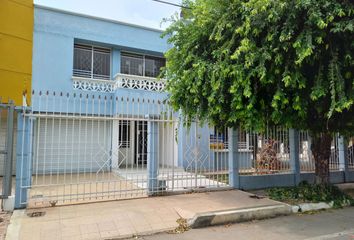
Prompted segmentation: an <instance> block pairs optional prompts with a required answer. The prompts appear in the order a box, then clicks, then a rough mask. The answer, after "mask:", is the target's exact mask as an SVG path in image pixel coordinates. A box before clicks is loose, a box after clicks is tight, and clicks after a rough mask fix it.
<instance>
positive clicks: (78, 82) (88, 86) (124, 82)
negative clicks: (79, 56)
mask: <svg viewBox="0 0 354 240" xmlns="http://www.w3.org/2000/svg"><path fill="white" fill-rule="evenodd" d="M72 80H73V87H74V89H77V90H85V91H96V92H107V93H112V92H114V91H116V90H117V89H118V88H127V89H137V90H145V91H155V92H163V91H164V89H165V85H166V82H165V80H159V79H157V78H151V77H143V76H135V75H127V74H121V73H118V74H116V75H115V76H114V80H102V79H92V78H84V77H76V76H73V77H72Z"/></svg>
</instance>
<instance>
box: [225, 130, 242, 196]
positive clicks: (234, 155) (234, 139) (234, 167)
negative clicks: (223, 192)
mask: <svg viewBox="0 0 354 240" xmlns="http://www.w3.org/2000/svg"><path fill="white" fill-rule="evenodd" d="M228 134H229V139H228V140H229V185H230V187H232V188H236V189H238V188H240V175H239V156H238V130H237V129H235V128H228Z"/></svg>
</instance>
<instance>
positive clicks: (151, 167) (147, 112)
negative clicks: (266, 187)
mask: <svg viewBox="0 0 354 240" xmlns="http://www.w3.org/2000/svg"><path fill="white" fill-rule="evenodd" d="M162 96H164V95H163V94H160V95H149V96H147V97H132V96H130V95H126V96H123V97H122V96H120V97H117V96H111V95H109V94H98V93H90V94H80V93H79V94H75V93H71V94H66V93H65V94H64V93H55V92H47V91H46V92H33V93H32V107H31V109H30V110H28V109H27V110H26V109H23V112H22V113H21V114H19V117H20V118H21V119H19V120H20V121H18V122H19V124H20V125H19V126H18V128H19V131H18V132H19V135H18V137H19V148H18V150H19V152H18V161H19V162H18V166H17V167H18V169H19V172H18V174H19V175H20V179H23V180H22V182H20V183H18V188H20V189H21V191H19V196H17V197H18V198H19V199H20V203H21V204H24V205H27V206H29V207H39V206H47V205H49V204H52V205H57V204H58V205H59V204H67V203H69V204H72V203H81V202H91V201H105V200H114V199H127V198H137V197H146V196H149V195H158V194H168V193H171V192H188V191H200V190H204V189H206V190H211V189H228V188H230V185H229V171H230V169H229V154H230V153H229V147H230V146H229V136H228V134H229V132H228V130H227V129H226V128H216V127H213V126H209V125H200V123H198V122H193V123H191V125H190V126H188V127H187V126H184V123H183V121H182V120H181V119H180V116H179V114H178V113H176V112H174V111H173V110H172V109H171V107H170V105H169V103H168V101H167V100H166V99H164V98H163V97H162ZM165 97H167V96H165ZM289 138H290V135H289V129H286V128H283V127H269V128H268V129H267V130H266V131H265V132H263V133H257V132H255V131H251V130H243V129H239V130H238V149H237V152H238V153H237V154H238V161H239V162H238V165H239V166H238V167H239V173H240V175H247V176H250V175H274V174H286V173H290V172H292V171H293V169H291V164H290V159H291V155H290V152H291V151H290V139H289ZM310 145H311V138H310V136H309V134H308V133H307V132H299V159H300V169H301V172H314V169H315V164H314V161H313V157H312V154H311V150H310ZM352 146H353V141H351V142H350V144H349V147H348V159H349V166H351V167H352V168H353V166H354V164H353V147H352ZM338 155H339V154H338V140H337V137H335V138H334V141H333V143H332V154H331V160H330V168H331V170H332V171H336V170H339V156H338Z"/></svg>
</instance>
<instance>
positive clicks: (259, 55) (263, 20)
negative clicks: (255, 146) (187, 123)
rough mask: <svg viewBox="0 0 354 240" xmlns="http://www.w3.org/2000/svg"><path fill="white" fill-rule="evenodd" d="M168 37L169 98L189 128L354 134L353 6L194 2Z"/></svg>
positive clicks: (259, 0) (300, 0) (323, 0)
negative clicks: (202, 124) (200, 124)
mask: <svg viewBox="0 0 354 240" xmlns="http://www.w3.org/2000/svg"><path fill="white" fill-rule="evenodd" d="M188 6H191V8H192V9H191V10H190V11H189V12H188V15H187V16H185V18H184V19H175V20H174V21H173V22H172V24H171V26H170V27H169V28H168V29H167V30H166V33H165V35H166V36H170V37H169V42H170V43H172V45H173V47H172V48H171V49H170V50H169V51H168V52H167V53H166V57H167V60H168V61H167V67H166V77H167V79H168V90H169V92H170V95H171V103H172V105H173V106H174V108H175V109H176V110H177V109H182V112H183V113H184V114H185V117H186V118H188V119H192V118H199V119H201V120H208V121H210V122H211V123H214V124H223V125H224V124H226V125H229V126H236V125H242V126H257V127H260V128H261V127H262V126H265V125H266V124H265V123H268V124H272V123H273V124H284V125H287V126H290V127H299V128H303V129H310V130H311V129H312V130H313V129H316V131H320V130H324V129H325V130H326V131H341V130H343V129H344V128H345V130H346V131H348V129H352V130H350V131H354V129H353V126H354V124H353V123H354V110H353V102H354V79H353V76H354V60H353V59H354V57H353V53H354V42H353V37H352V36H353V34H354V32H353V31H354V19H353V16H354V3H353V2H352V1H336V0H297V1H290V0H250V1H243V0H231V1H230V0H217V1H215V0H195V1H188Z"/></svg>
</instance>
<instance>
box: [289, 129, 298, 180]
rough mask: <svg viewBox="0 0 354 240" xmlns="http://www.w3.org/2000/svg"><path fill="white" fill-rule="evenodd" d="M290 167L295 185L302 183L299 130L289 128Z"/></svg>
mask: <svg viewBox="0 0 354 240" xmlns="http://www.w3.org/2000/svg"><path fill="white" fill-rule="evenodd" d="M289 148H290V169H291V172H292V173H293V174H294V185H298V184H299V183H300V157H299V156H300V151H299V131H298V130H295V129H289Z"/></svg>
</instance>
